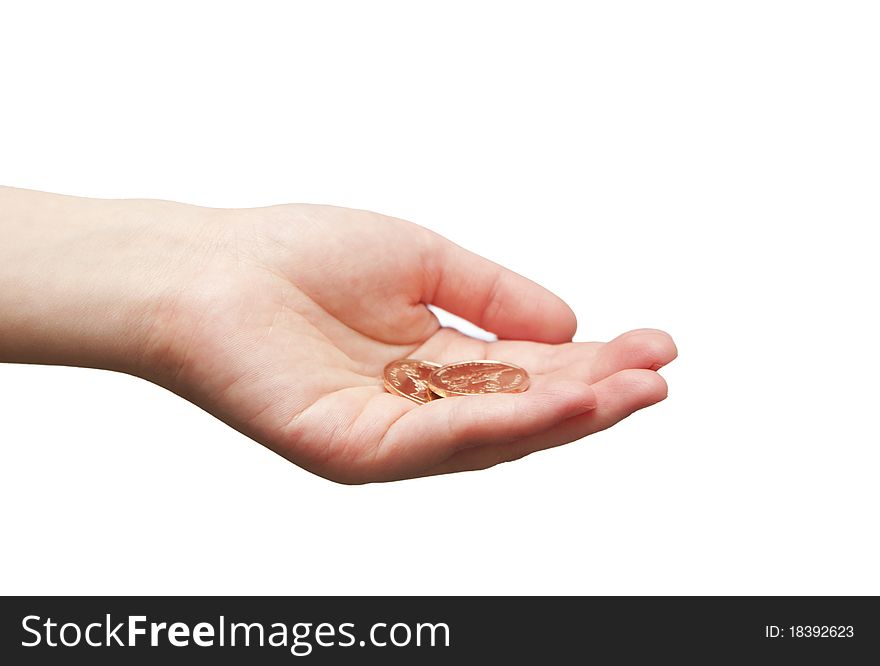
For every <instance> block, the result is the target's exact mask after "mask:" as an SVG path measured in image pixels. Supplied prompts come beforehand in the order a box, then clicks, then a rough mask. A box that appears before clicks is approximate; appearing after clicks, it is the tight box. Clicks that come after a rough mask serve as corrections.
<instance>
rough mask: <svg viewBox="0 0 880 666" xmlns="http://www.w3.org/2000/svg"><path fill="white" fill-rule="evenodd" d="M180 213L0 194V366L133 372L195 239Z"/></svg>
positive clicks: (167, 206) (141, 205)
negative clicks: (44, 365) (37, 365)
mask: <svg viewBox="0 0 880 666" xmlns="http://www.w3.org/2000/svg"><path fill="white" fill-rule="evenodd" d="M182 208H186V209H189V208H190V207H184V206H181V205H179V204H172V203H168V202H159V201H140V200H101V199H82V198H77V197H68V196H62V195H55V194H46V193H42V192H34V191H30V190H19V189H14V188H7V187H0V362H13V363H47V364H62V365H79V366H89V367H99V368H107V369H112V370H121V371H126V372H133V371H135V370H136V369H137V367H138V365H139V364H140V363H141V357H142V356H143V354H144V353H145V351H146V350H147V349H148V348H149V345H150V340H151V336H153V335H154V333H155V326H156V323H157V313H158V311H159V309H161V307H162V304H163V303H167V302H168V300H169V295H170V292H172V291H173V289H174V288H175V282H174V280H173V279H171V277H170V274H171V273H172V272H173V269H174V268H176V267H177V266H178V265H179V264H180V261H179V259H180V257H181V256H182V255H184V254H185V253H186V244H187V242H188V239H189V238H190V237H191V236H192V233H193V230H192V229H191V228H188V227H187V225H186V224H182V223H181V222H182V219H179V218H182V217H184V216H182V215H181V210H180V209H182ZM176 218H178V219H176Z"/></svg>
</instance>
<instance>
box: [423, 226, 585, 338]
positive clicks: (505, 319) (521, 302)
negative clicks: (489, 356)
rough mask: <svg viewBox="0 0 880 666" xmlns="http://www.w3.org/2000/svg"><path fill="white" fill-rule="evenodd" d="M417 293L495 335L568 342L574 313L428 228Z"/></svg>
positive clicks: (530, 284)
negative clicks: (424, 269) (425, 257)
mask: <svg viewBox="0 0 880 666" xmlns="http://www.w3.org/2000/svg"><path fill="white" fill-rule="evenodd" d="M431 235H432V238H433V242H432V244H431V247H430V249H429V252H428V262H427V268H429V270H428V271H427V276H428V278H427V283H426V284H425V286H424V288H423V294H422V298H423V299H425V302H426V303H429V304H432V305H436V306H438V307H441V308H443V309H444V310H447V311H448V312H451V313H453V314H456V315H458V316H459V317H464V318H465V319H467V320H468V321H470V322H473V323H474V324H476V325H477V326H479V327H481V328H484V329H486V330H487V331H490V332H492V333H495V334H496V335H497V336H498V337H499V338H508V339H516V340H534V341H536V342H551V343H558V342H568V341H570V340H571V338H572V336H574V332H575V330H576V329H577V320H576V319H575V315H574V312H572V310H571V308H570V307H568V305H566V303H565V302H564V301H563V300H562V299H561V298H559V297H558V296H556V295H555V294H553V293H552V292H550V291H548V290H547V289H545V288H544V287H542V286H540V285H539V284H536V283H534V282H532V281H531V280H529V279H527V278H524V277H523V276H522V275H519V274H517V273H514V272H513V271H511V270H508V269H506V268H504V267H503V266H499V265H498V264H496V263H493V262H491V261H489V260H488V259H484V258H483V257H481V256H479V255H477V254H474V253H473V252H469V251H467V250H465V249H464V248H462V247H459V246H458V245H456V244H455V243H452V242H451V241H449V240H447V239H445V238H443V237H442V236H438V235H437V234H434V233H432V234H431Z"/></svg>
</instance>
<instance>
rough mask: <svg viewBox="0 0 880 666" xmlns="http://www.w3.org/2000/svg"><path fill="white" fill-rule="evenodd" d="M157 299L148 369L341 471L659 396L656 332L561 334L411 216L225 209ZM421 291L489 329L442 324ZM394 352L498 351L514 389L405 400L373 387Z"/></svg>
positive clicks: (594, 425)
mask: <svg viewBox="0 0 880 666" xmlns="http://www.w3.org/2000/svg"><path fill="white" fill-rule="evenodd" d="M215 224H217V225H218V226H217V228H216V237H217V238H218V239H222V240H218V241H217V242H216V243H213V244H211V250H210V251H207V252H202V253H201V254H200V255H199V258H198V260H196V261H195V262H194V263H196V264H197V265H198V270H194V271H193V272H192V276H191V278H190V279H189V283H188V285H187V287H186V289H184V290H182V291H181V293H180V294H179V295H178V297H177V298H176V299H175V301H174V303H173V304H169V305H168V307H167V313H166V319H167V322H168V325H167V327H166V329H167V331H168V335H167V339H166V341H165V343H164V345H163V349H164V350H165V351H164V355H163V362H162V363H161V364H160V365H161V366H162V367H163V368H164V369H165V370H164V373H163V374H162V375H161V376H160V377H158V379H157V381H159V383H162V384H164V385H165V386H167V387H168V388H170V389H172V390H174V391H176V392H178V393H180V394H181V395H183V396H185V397H186V398H188V399H190V400H192V401H193V402H195V403H196V404H199V405H201V406H202V407H204V408H205V409H207V410H208V411H209V412H211V413H213V414H215V415H216V416H218V417H219V418H221V419H223V420H224V421H226V422H227V423H229V424H230V425H232V426H233V427H235V428H236V429H238V430H240V431H242V432H244V433H245V434H247V435H249V436H250V437H252V438H254V439H255V440H257V441H259V442H261V443H263V444H265V445H266V446H268V447H269V448H271V449H273V450H274V451H276V452H277V453H279V454H281V455H283V456H285V457H286V458H288V459H289V460H291V461H292V462H294V463H296V464H298V465H300V466H302V467H304V468H306V469H308V470H310V471H312V472H315V473H317V474H320V475H322V476H325V477H327V478H329V479H333V480H336V481H340V482H345V483H361V482H369V481H386V480H394V479H401V478H407V477H414V476H424V475H429V474H441V473H445V472H453V471H461V470H470V469H481V468H485V467H489V466H492V465H495V464H497V463H499V462H504V461H510V460H514V459H517V458H520V457H522V456H524V455H527V454H529V453H532V452H534V451H538V450H541V449H546V448H549V447H552V446H557V445H559V444H564V443H567V442H571V441H574V440H576V439H579V438H581V437H584V436H585V435H589V434H591V433H594V432H597V431H599V430H602V429H604V428H607V427H609V426H611V425H613V424H614V423H616V422H617V421H619V420H620V419H622V418H624V417H626V416H628V415H629V414H631V413H632V412H634V411H636V410H638V409H641V408H643V407H646V406H648V405H651V404H653V403H655V402H658V401H660V400H662V399H663V398H664V397H665V395H666V385H665V383H664V381H663V379H662V378H661V377H660V376H659V375H658V374H657V373H656V372H655V371H656V370H657V369H658V368H660V367H661V366H662V365H664V364H666V363H668V362H669V361H671V360H672V359H673V358H674V357H675V355H676V350H675V346H674V344H673V343H672V340H671V339H670V338H669V336H668V335H666V334H665V333H662V332H660V331H654V330H638V331H632V332H630V333H627V334H624V335H622V336H620V337H618V338H617V339H615V340H613V341H612V342H609V343H606V344H601V343H572V342H570V340H571V337H572V335H573V334H574V331H575V326H576V323H575V318H574V315H573V313H572V312H571V310H570V309H569V308H568V306H566V305H565V304H564V303H563V302H562V301H561V300H560V299H558V298H557V297H556V296H554V295H553V294H551V293H550V292H548V291H546V290H545V289H543V288H542V287H540V286H538V285H537V284H535V283H533V282H531V281H529V280H527V279H525V278H523V277H521V276H519V275H517V274H515V273H512V272H510V271H508V270H506V269H504V268H502V267H500V266H498V265H496V264H493V263H491V262H489V261H487V260H485V259H483V258H481V257H479V256H477V255H474V254H472V253H470V252H467V251H466V250H464V249H462V248H460V247H458V246H457V245H454V244H453V243H451V242H449V241H447V240H445V239H443V238H442V237H440V236H438V235H436V234H434V233H432V232H430V231H428V230H426V229H423V228H422V227H419V226H416V225H414V224H411V223H408V222H405V221H402V220H397V219H393V218H387V217H384V216H380V215H377V214H374V213H368V212H365V211H354V210H348V209H341V208H333V207H326V206H303V205H289V206H276V207H270V208H263V209H253V210H247V211H236V212H235V213H234V215H233V218H232V219H229V215H228V214H227V215H225V216H223V219H222V220H220V221H217V222H216V223H215ZM429 303H432V304H435V305H437V306H439V307H441V308H444V309H446V310H449V311H450V312H453V313H455V314H458V315H460V316H462V317H464V318H466V319H468V320H470V321H473V322H474V323H476V324H478V325H480V326H482V327H483V328H485V329H487V330H490V331H492V332H494V333H496V334H497V335H498V336H499V338H500V340H499V341H498V342H489V343H487V342H483V341H481V340H476V339H473V338H469V337H467V336H465V335H463V334H461V333H459V332H458V331H456V330H453V329H449V328H443V327H441V326H440V325H439V323H438V322H437V319H436V317H435V316H434V315H433V313H431V312H430V310H428V308H427V307H426V305H427V304H429ZM404 357H414V358H421V359H425V360H431V361H436V362H439V363H446V362H452V361H460V360H469V359H477V358H491V359H497V360H501V361H510V362H513V363H516V364H518V365H521V366H522V367H524V368H526V370H528V372H529V373H530V375H531V378H532V382H531V387H530V388H529V390H528V391H526V392H524V393H521V394H491V395H480V396H473V397H466V398H447V399H443V400H435V401H432V402H430V403H428V404H425V405H417V404H415V403H413V402H411V401H409V400H406V399H405V398H401V397H399V396H395V395H391V394H388V393H386V392H385V390H384V388H383V384H382V378H381V377H382V369H383V367H384V366H385V365H386V364H387V363H388V362H389V361H392V360H394V359H400V358H404Z"/></svg>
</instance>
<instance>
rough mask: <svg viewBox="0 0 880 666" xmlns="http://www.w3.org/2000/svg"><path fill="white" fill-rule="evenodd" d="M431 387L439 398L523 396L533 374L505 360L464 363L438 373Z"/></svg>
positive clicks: (452, 365) (445, 368)
mask: <svg viewBox="0 0 880 666" xmlns="http://www.w3.org/2000/svg"><path fill="white" fill-rule="evenodd" d="M428 387H429V388H430V389H431V390H432V391H433V392H434V393H436V394H437V395H440V396H443V397H444V398H448V397H450V396H454V395H480V394H482V393H519V392H521V391H525V390H526V389H527V388H528V387H529V373H527V372H526V371H525V370H523V369H522V368H520V367H519V366H518V365H513V364H512V363H504V362H502V361H462V362H461V363H450V364H448V365H444V366H443V367H442V368H439V369H437V370H435V371H434V372H433V373H431V376H430V377H429V378H428Z"/></svg>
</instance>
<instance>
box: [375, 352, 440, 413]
mask: <svg viewBox="0 0 880 666" xmlns="http://www.w3.org/2000/svg"><path fill="white" fill-rule="evenodd" d="M439 367H440V364H439V363H430V362H429V361H419V360H417V359H414V358H404V359H401V360H399V361H391V363H389V364H388V365H386V366H385V371H384V372H383V373H382V374H383V378H384V380H385V389H386V390H387V391H388V392H389V393H393V394H395V395H399V396H403V397H404V398H409V399H410V400H412V401H413V402H417V403H419V404H425V403H426V402H429V401H430V400H431V391H429V390H428V377H430V376H431V373H432V372H434V370H437V369H438V368H439Z"/></svg>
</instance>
